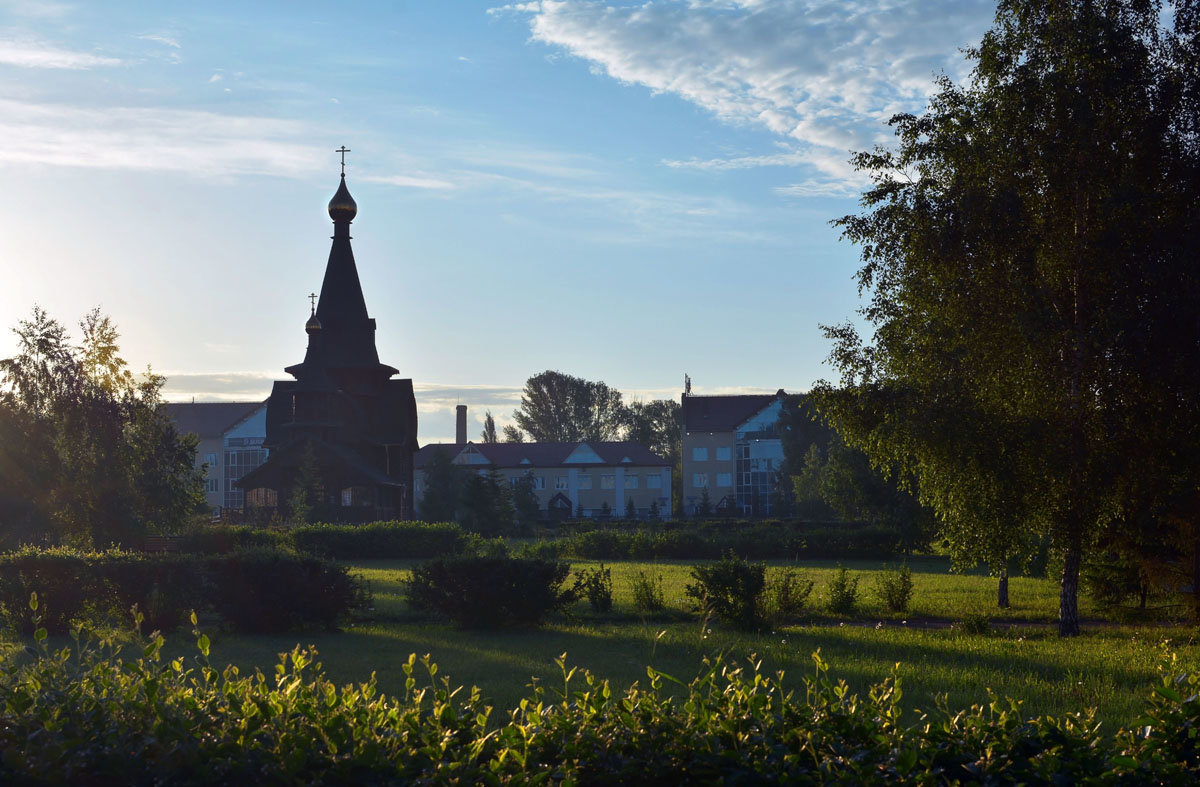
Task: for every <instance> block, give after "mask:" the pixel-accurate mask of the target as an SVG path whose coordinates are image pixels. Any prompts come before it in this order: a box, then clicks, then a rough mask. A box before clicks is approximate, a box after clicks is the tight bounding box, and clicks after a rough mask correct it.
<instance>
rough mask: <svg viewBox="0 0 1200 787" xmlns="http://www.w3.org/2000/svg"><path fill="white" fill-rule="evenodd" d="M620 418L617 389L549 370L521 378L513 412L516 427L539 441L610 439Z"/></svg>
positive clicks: (618, 392) (620, 408)
mask: <svg viewBox="0 0 1200 787" xmlns="http://www.w3.org/2000/svg"><path fill="white" fill-rule="evenodd" d="M624 417H625V408H624V406H623V405H622V404H621V392H620V391H618V390H616V389H615V388H609V387H608V386H607V385H605V384H604V383H602V382H593V381H591V380H584V379H582V378H580V377H574V376H572V375H569V374H563V373H562V372H556V371H552V370H549V369H547V370H546V371H544V372H541V373H540V374H535V375H534V376H533V377H530V378H529V379H528V380H526V381H525V388H524V390H523V391H522V392H521V406H520V407H518V408H517V409H516V410H514V411H513V420H515V421H516V426H517V428H518V429H519V430H520V431H521V432H524V433H525V434H527V435H529V439H530V440H531V441H533V442H543V443H574V442H578V441H581V440H614V439H616V437H617V435H618V433H619V431H620V428H621V426H622V423H623V420H624ZM507 433H508V430H507V428H506V429H505V434H507Z"/></svg>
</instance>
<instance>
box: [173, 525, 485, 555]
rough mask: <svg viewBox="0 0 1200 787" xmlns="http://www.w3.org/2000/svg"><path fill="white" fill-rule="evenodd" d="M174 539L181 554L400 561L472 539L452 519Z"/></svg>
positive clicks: (224, 529) (214, 531) (209, 529)
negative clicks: (256, 552) (258, 552)
mask: <svg viewBox="0 0 1200 787" xmlns="http://www.w3.org/2000/svg"><path fill="white" fill-rule="evenodd" d="M175 543H176V544H177V545H178V547H179V550H180V551H181V552H195V553H202V554H223V553H226V552H232V551H234V550H237V549H250V548H257V547H276V548H281V549H295V550H298V551H300V552H307V553H309V554H313V555H318V556H320V557H327V558H330V559H333V560H396V559H401V560H402V559H407V558H420V559H428V558H434V557H444V556H446V555H453V554H457V553H459V552H462V551H464V550H465V549H466V548H467V547H468V545H469V544H471V543H472V536H470V535H469V534H467V533H466V531H464V530H463V529H462V528H461V527H459V526H458V525H456V524H454V523H452V522H436V523H430V522H394V521H393V522H371V523H369V524H365V525H329V524H318V525H303V526H300V527H296V528H291V529H281V528H261V527H250V526H248V525H210V526H206V527H203V528H201V529H199V530H196V531H195V532H193V533H189V534H187V535H185V536H180V537H178V539H177V540H176V542H175Z"/></svg>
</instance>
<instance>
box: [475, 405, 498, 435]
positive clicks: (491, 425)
mask: <svg viewBox="0 0 1200 787" xmlns="http://www.w3.org/2000/svg"><path fill="white" fill-rule="evenodd" d="M479 439H480V441H481V442H483V443H498V442H500V438H499V437H497V435H496V419H495V418H493V417H492V411H491V410H488V411H486V412H485V413H484V414H483V431H482V432H480V433H479Z"/></svg>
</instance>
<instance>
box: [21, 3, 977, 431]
mask: <svg viewBox="0 0 1200 787" xmlns="http://www.w3.org/2000/svg"><path fill="white" fill-rule="evenodd" d="M993 14H994V6H993V3H991V2H982V1H980V0H880V1H878V2H871V1H868V0H859V1H856V0H835V1H834V2H822V1H821V0H642V1H641V2H637V3H624V2H615V1H614V2H585V1H584V0H564V1H563V2H549V1H548V0H546V1H544V2H524V3H514V4H508V5H502V4H497V3H495V2H491V3H488V2H484V3H476V2H468V1H466V0H464V1H462V2H459V1H458V0H455V2H446V1H445V0H423V1H420V2H418V1H417V0H413V1H411V2H405V1H404V0H394V1H393V2H365V1H360V2H355V3H329V2H322V3H309V2H255V3H246V2H244V0H238V1H237V2H222V1H221V0H209V1H206V2H204V3H164V2H162V1H161V0H156V1H155V2H118V1H116V0H113V1H111V2H104V3H85V2H77V3H72V2H57V1H56V0H0V173H2V175H3V178H4V184H5V187H4V188H3V189H0V228H2V231H0V318H2V320H0V321H2V323H3V326H4V327H11V326H15V325H16V324H17V322H18V321H19V320H21V319H23V318H25V317H27V316H28V315H29V313H30V311H31V309H32V308H33V306H34V305H35V304H36V305H40V306H41V307H42V308H44V309H46V310H47V311H48V312H49V313H50V315H51V316H53V317H55V318H57V319H59V320H60V321H61V322H63V323H64V324H66V325H68V326H72V327H74V326H75V325H76V323H77V322H78V320H79V319H80V318H81V317H82V316H83V315H84V314H85V313H86V312H87V311H88V310H90V309H91V308H92V307H95V306H98V307H99V308H100V309H101V310H102V311H103V312H104V313H106V314H108V315H109V316H110V317H112V319H113V320H114V321H115V322H116V323H117V325H118V327H119V329H120V331H121V334H122V337H121V346H122V350H123V356H124V357H125V359H126V360H127V361H128V362H129V363H130V365H131V366H132V367H134V368H135V369H144V368H145V367H146V366H147V365H151V366H152V367H153V369H154V370H155V371H156V372H158V373H161V374H165V375H166V376H167V378H168V383H167V387H166V389H165V392H166V396H167V398H168V399H172V400H177V401H190V400H192V399H193V398H194V399H195V400H196V401H220V400H241V401H250V400H255V399H263V398H265V397H266V395H267V394H268V393H269V391H270V385H271V381H272V380H275V379H284V378H286V375H285V374H284V373H283V367H285V366H287V365H290V364H293V363H296V362H298V361H300V360H302V359H303V355H304V348H305V343H306V336H305V333H304V322H305V320H306V319H307V317H308V311H309V307H308V304H309V302H308V298H307V296H308V294H309V293H310V292H312V291H314V290H319V289H320V285H321V278H322V275H323V273H324V268H325V262H326V259H327V256H328V253H329V236H330V234H331V229H332V227H331V225H330V223H329V217H328V215H327V214H326V212H325V206H326V204H327V202H328V200H329V198H330V196H332V194H333V192H334V190H335V189H336V187H337V182H338V172H339V163H338V154H336V153H335V152H334V149H335V148H338V147H340V146H342V145H345V146H346V147H348V148H350V150H351V152H350V153H349V154H347V167H346V172H347V183H348V185H349V186H350V190H351V193H352V194H353V195H354V198H355V199H356V201H357V202H358V206H359V212H358V218H357V219H356V220H355V222H354V225H353V228H352V234H353V236H354V250H355V257H356V259H357V262H358V269H359V276H360V278H361V280H362V284H363V289H364V292H365V295H366V300H367V307H368V310H369V311H370V313H371V315H372V316H373V317H375V319H376V321H377V325H378V331H377V334H376V336H377V344H378V348H379V355H380V360H381V361H383V362H384V363H387V364H390V365H391V366H394V367H396V368H398V369H399V370H400V376H402V377H411V378H412V379H413V382H414V387H415V389H416V394H417V405H418V412H419V417H420V430H419V440H420V442H421V443H427V442H439V441H444V440H451V439H452V438H453V434H454V406H455V405H456V404H460V403H461V404H466V405H468V407H469V413H470V424H469V431H470V434H471V436H472V437H475V436H477V435H478V433H479V431H480V428H481V421H482V418H483V415H484V411H485V410H488V409H490V410H491V411H492V412H493V413H494V415H495V417H496V420H497V422H498V423H499V424H500V425H501V426H503V425H504V424H505V423H508V422H510V421H511V413H512V410H513V409H514V407H515V406H516V405H517V404H518V403H519V399H520V391H521V386H522V385H523V384H524V381H525V380H526V378H528V377H530V376H532V375H534V374H536V373H538V372H541V371H543V370H545V369H557V370H559V371H562V372H565V373H568V374H573V375H576V376H580V377H584V378H587V379H590V380H602V381H604V382H606V383H607V384H608V385H610V386H612V387H615V388H617V389H619V390H621V391H623V392H624V393H625V396H626V398H627V399H633V398H637V399H642V400H647V399H654V398H668V397H669V398H678V396H679V393H680V392H681V390H682V387H683V378H684V375H685V374H688V375H690V377H691V379H692V382H693V392H695V393H700V394H704V393H737V392H746V393H756V392H773V391H775V390H777V389H779V388H783V389H786V390H788V391H804V390H806V389H808V388H809V387H810V386H811V385H812V383H813V382H814V381H816V380H818V379H821V378H825V379H834V378H836V372H835V370H833V369H831V368H830V367H829V366H827V365H826V364H825V363H824V361H825V358H826V356H827V355H828V352H829V342H828V341H827V340H826V339H825V338H824V336H823V334H822V331H821V329H820V325H822V324H833V323H840V322H844V321H846V320H849V319H854V317H855V311H856V309H857V308H858V306H859V305H860V301H859V295H858V291H857V287H856V283H855V280H854V273H855V271H856V270H857V269H858V267H859V250H858V249H856V248H855V247H854V246H852V245H851V244H849V243H848V242H845V241H842V240H840V239H839V231H838V229H837V228H836V227H834V226H832V225H831V223H830V222H831V220H834V219H836V218H838V217H840V216H844V215H846V214H849V213H853V212H855V211H856V210H859V204H858V198H859V195H860V193H861V190H862V188H863V186H864V185H865V181H864V180H863V178H862V176H861V175H859V174H858V173H856V172H855V171H854V169H853V167H852V166H851V165H850V163H849V159H850V155H851V152H852V151H856V150H867V149H870V148H871V147H873V146H875V145H889V144H891V142H892V135H891V132H890V129H889V127H888V126H887V119H888V118H889V117H890V116H891V115H893V114H894V113H897V112H919V111H920V110H921V109H922V108H923V107H924V105H925V102H926V99H927V97H928V95H929V94H930V93H931V91H932V89H933V80H934V77H935V76H936V75H937V74H940V73H945V74H947V75H948V76H950V77H951V78H952V79H956V80H963V79H965V78H966V77H967V75H968V74H969V63H968V62H967V61H966V60H965V58H964V56H963V53H962V49H963V48H964V47H969V46H972V45H974V44H976V43H977V42H978V41H979V39H980V37H981V35H982V34H983V32H984V31H985V30H986V29H987V27H988V26H989V24H990V22H991V20H992V16H993ZM14 349H15V341H14V339H13V337H12V335H11V332H10V331H8V330H3V331H0V357H7V356H8V355H10V354H11V353H12V352H13V350H14Z"/></svg>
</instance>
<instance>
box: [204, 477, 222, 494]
mask: <svg viewBox="0 0 1200 787" xmlns="http://www.w3.org/2000/svg"><path fill="white" fill-rule="evenodd" d="M204 490H205V491H206V492H220V491H221V479H220V478H209V479H207V480H206V481H205V482H204Z"/></svg>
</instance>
